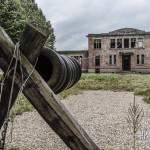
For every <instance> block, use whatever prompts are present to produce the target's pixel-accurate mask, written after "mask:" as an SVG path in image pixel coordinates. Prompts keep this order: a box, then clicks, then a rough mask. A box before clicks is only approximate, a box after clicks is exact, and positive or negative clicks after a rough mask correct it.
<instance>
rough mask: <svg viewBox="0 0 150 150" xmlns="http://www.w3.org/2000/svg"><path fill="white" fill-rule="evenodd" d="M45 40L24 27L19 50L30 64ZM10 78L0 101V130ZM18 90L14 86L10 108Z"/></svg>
mask: <svg viewBox="0 0 150 150" xmlns="http://www.w3.org/2000/svg"><path fill="white" fill-rule="evenodd" d="M46 40H47V36H46V35H44V34H43V33H41V32H39V31H38V30H37V29H36V28H34V27H33V26H32V25H28V24H27V25H26V27H25V30H24V32H23V36H22V38H21V41H20V50H21V51H22V52H23V53H24V55H25V56H26V57H27V58H28V59H29V61H30V62H31V63H34V62H35V59H36V57H37V56H38V54H39V53H40V50H41V48H42V47H43V46H44V44H45V42H46ZM4 62H5V60H4V58H3V57H1V58H0V68H2V70H3V71H4V72H5V71H6V70H7V65H5V64H7V63H6V62H5V63H4ZM11 83H12V78H11V77H8V78H6V80H5V82H4V88H3V93H2V97H1V101H0V129H1V127H2V125H3V123H4V119H5V116H6V112H7V110H8V103H9V101H8V100H9V96H10V90H11V88H10V87H11ZM18 92H19V88H18V86H17V85H16V84H15V86H14V91H13V96H12V103H11V107H12V105H13V104H14V102H15V100H16V98H17V96H18Z"/></svg>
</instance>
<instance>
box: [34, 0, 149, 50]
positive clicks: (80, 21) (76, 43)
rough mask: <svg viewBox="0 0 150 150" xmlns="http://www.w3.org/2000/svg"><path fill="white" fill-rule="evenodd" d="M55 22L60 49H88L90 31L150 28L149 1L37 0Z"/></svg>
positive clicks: (47, 15)
mask: <svg viewBox="0 0 150 150" xmlns="http://www.w3.org/2000/svg"><path fill="white" fill-rule="evenodd" d="M36 1H37V3H38V4H39V6H40V7H41V8H42V9H43V11H44V13H45V14H46V17H47V18H48V19H49V20H50V21H51V22H52V24H53V26H54V30H55V34H56V40H57V42H56V47H57V48H58V49H59V50H65V49H66V50H72V49H87V38H86V35H87V34H88V33H101V32H109V31H111V30H115V29H118V28H122V27H133V28H139V29H142V30H150V26H149V24H150V19H149V13H150V9H149V6H150V1H149V0H76V1H73V0H55V1H52V0H44V1H43V0H36Z"/></svg>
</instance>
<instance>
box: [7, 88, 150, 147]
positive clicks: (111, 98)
mask: <svg viewBox="0 0 150 150" xmlns="http://www.w3.org/2000/svg"><path fill="white" fill-rule="evenodd" d="M62 102H63V103H64V104H65V106H66V107H67V108H68V109H69V111H70V112H71V113H72V114H73V115H74V117H75V118H76V120H78V122H79V123H80V124H81V126H82V127H83V128H84V129H85V130H86V131H87V133H88V134H89V135H90V137H91V138H92V139H93V140H94V141H95V142H96V144H97V145H98V146H99V147H100V148H103V149H106V150H129V149H131V145H132V136H131V134H130V130H129V129H128V125H127V123H126V117H127V110H128V106H129V104H130V103H131V102H133V93H129V92H111V91H87V92H84V93H83V94H79V95H75V96H71V97H68V98H67V99H66V100H63V101H62ZM136 102H137V103H138V104H140V106H141V107H143V108H144V113H145V117H144V118H143V121H142V124H143V126H142V127H141V130H140V131H139V132H138V134H137V141H138V143H137V145H138V147H139V149H140V150H150V105H148V104H146V103H144V102H143V100H142V97H140V96H136ZM146 130H147V132H146ZM143 133H145V136H144V135H143ZM142 135H143V136H142ZM146 135H147V136H146ZM8 141H9V139H8ZM10 146H11V147H18V148H19V149H21V150H68V148H67V147H66V145H65V144H64V143H63V142H62V141H61V140H60V139H59V137H58V136H57V135H56V134H55V133H54V132H53V131H52V130H51V129H49V127H48V126H47V124H46V123H45V122H44V121H43V119H42V118H41V117H40V116H39V115H38V113H37V112H36V111H34V112H29V113H24V114H23V115H21V116H17V117H16V119H15V123H14V131H13V140H12V143H11V145H10Z"/></svg>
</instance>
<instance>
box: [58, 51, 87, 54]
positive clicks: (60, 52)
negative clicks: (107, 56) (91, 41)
mask: <svg viewBox="0 0 150 150" xmlns="http://www.w3.org/2000/svg"><path fill="white" fill-rule="evenodd" d="M57 52H58V53H59V54H77V53H81V54H86V53H88V50H65V51H57Z"/></svg>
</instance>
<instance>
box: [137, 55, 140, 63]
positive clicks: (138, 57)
mask: <svg viewBox="0 0 150 150" xmlns="http://www.w3.org/2000/svg"><path fill="white" fill-rule="evenodd" d="M137 64H140V56H139V55H137Z"/></svg>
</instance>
